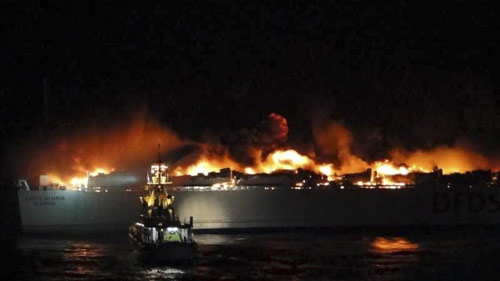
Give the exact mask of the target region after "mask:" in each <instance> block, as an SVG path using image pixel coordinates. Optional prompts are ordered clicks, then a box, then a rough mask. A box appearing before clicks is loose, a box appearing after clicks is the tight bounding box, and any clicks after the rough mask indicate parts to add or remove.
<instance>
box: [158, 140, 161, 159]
mask: <svg viewBox="0 0 500 281" xmlns="http://www.w3.org/2000/svg"><path fill="white" fill-rule="evenodd" d="M158 163H161V157H160V143H158Z"/></svg>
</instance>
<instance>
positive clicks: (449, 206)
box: [18, 114, 500, 232]
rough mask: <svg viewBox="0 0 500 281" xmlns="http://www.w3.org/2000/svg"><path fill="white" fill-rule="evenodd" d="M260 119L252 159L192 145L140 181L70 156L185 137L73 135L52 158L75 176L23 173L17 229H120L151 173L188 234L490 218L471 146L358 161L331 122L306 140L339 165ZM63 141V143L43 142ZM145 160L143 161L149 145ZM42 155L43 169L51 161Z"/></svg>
mask: <svg viewBox="0 0 500 281" xmlns="http://www.w3.org/2000/svg"><path fill="white" fill-rule="evenodd" d="M268 119H269V120H268V122H267V123H266V124H265V126H264V129H262V130H261V131H258V130H257V131H253V130H251V131H246V132H245V134H246V135H248V134H254V135H255V136H254V135H252V138H251V139H252V141H247V142H246V144H245V145H246V146H245V148H246V151H249V152H251V153H253V156H254V157H253V159H254V160H255V161H254V164H253V165H251V166H245V165H244V164H242V163H240V162H238V161H236V160H234V159H235V158H232V157H231V156H230V155H231V154H230V153H228V149H227V148H225V149H220V146H222V145H209V144H198V146H199V147H200V150H201V153H198V155H197V157H196V158H195V161H191V162H189V163H184V164H179V163H177V164H176V165H175V166H173V167H171V168H169V169H167V166H166V165H164V164H161V163H159V164H158V163H155V164H153V165H152V166H151V170H149V171H148V173H147V177H146V178H144V177H141V176H138V174H134V173H131V172H125V171H121V172H120V171H113V170H111V169H107V170H106V169H97V168H96V169H95V170H94V171H92V172H88V173H87V174H86V175H83V174H82V173H81V172H82V171H83V168H82V167H80V166H81V165H80V164H81V163H82V162H83V160H82V159H83V157H87V158H88V157H89V155H98V156H99V157H97V158H96V159H90V160H93V161H90V160H89V159H86V162H88V163H94V164H95V163H103V162H106V161H108V162H107V163H105V164H107V165H106V167H110V166H118V165H120V164H121V163H123V162H125V161H128V160H130V159H135V158H139V157H145V156H144V155H146V154H145V153H144V151H145V150H144V147H154V146H155V145H152V144H151V142H152V140H153V141H154V140H155V139H163V140H164V143H167V144H168V146H169V147H178V146H180V145H184V144H186V143H185V142H183V141H180V140H179V139H178V138H176V137H172V136H171V134H169V133H168V132H166V131H162V129H161V128H158V127H151V128H150V127H147V126H151V124H152V123H151V122H144V124H146V125H144V126H142V125H141V126H133V128H132V129H131V130H129V131H127V130H125V131H124V132H121V131H120V132H118V133H113V134H111V136H110V139H109V141H106V142H105V143H104V145H100V146H96V145H93V146H88V147H87V146H85V145H84V144H81V143H80V142H81V141H82V138H75V140H74V141H73V142H74V143H75V148H74V149H73V151H77V152H79V151H84V152H85V153H84V154H79V155H77V156H78V157H74V161H73V162H68V161H67V159H65V161H60V162H61V163H75V164H78V165H80V166H78V167H77V168H78V169H75V170H77V171H79V172H80V174H79V177H75V178H71V179H69V178H68V179H67V180H66V183H65V184H61V182H59V184H57V183H56V182H57V180H55V179H57V177H55V176H54V175H49V176H43V177H41V178H40V187H38V188H35V189H33V188H30V187H29V185H28V184H27V182H26V181H21V182H19V183H18V186H19V191H18V198H19V206H20V213H21V220H22V226H23V229H24V231H27V232H29V231H45V230H49V231H50V230H52V231H57V230H62V229H64V230H68V229H74V230H77V231H84V230H89V231H94V230H97V229H123V231H126V229H127V228H128V226H129V225H131V224H132V223H133V222H136V221H138V220H139V219H140V217H139V214H140V211H141V204H140V202H139V197H141V196H142V197H144V196H145V195H146V194H147V192H148V191H147V190H146V189H145V188H144V186H148V183H150V184H151V183H153V182H152V181H154V179H156V178H158V173H160V174H161V175H160V178H165V180H166V181H167V182H168V183H169V184H168V187H167V190H168V193H169V194H171V195H173V196H175V198H176V200H175V202H174V205H173V207H174V208H175V210H176V212H177V214H178V215H179V219H180V221H187V220H188V219H189V218H188V217H187V216H188V215H189V216H193V217H195V218H196V221H195V222H194V225H193V228H194V229H195V230H198V231H200V230H227V229H243V230H244V229H250V228H282V227H283V228H288V227H291V228H293V227H393V226H401V227H409V226H425V227H427V226H459V225H475V224H479V225H497V224H499V222H500V194H499V192H500V188H499V186H500V183H499V175H498V173H495V172H492V171H491V170H489V169H488V168H489V167H492V166H491V165H488V163H487V161H486V160H485V158H484V157H482V156H480V155H478V154H475V153H471V152H469V151H466V150H465V149H461V148H453V147H437V148H435V149H434V150H431V151H414V152H411V153H409V152H404V151H397V150H395V151H391V152H390V160H384V161H376V162H372V163H368V162H366V161H364V160H362V159H361V158H359V157H357V156H356V155H354V154H353V153H351V150H350V144H351V142H352V137H351V136H350V134H349V132H348V131H347V130H346V129H345V128H343V127H342V126H339V125H336V124H334V125H331V126H326V127H324V128H321V130H318V132H315V133H314V138H315V141H316V142H315V143H316V144H317V146H319V147H320V148H321V152H322V154H323V156H325V155H326V156H328V155H333V156H334V157H332V158H329V159H337V160H339V161H337V162H341V164H340V165H339V163H333V162H323V161H322V160H321V158H320V157H316V156H314V155H313V154H312V153H310V154H307V155H304V154H301V153H300V152H298V151H296V150H294V149H291V148H286V149H285V148H284V147H286V145H285V144H284V143H285V141H286V137H287V133H288V127H287V123H286V120H285V119H284V118H283V117H281V116H279V115H277V114H271V115H270V116H269V118H268ZM141 124H142V123H141ZM150 132H154V133H155V134H151V133H150ZM252 132H253V133H252ZM141 136H142V137H141ZM89 138H90V139H88V138H87V139H85V141H86V142H88V143H90V144H96V143H97V144H101V140H102V139H106V138H104V137H102V136H100V135H96V137H95V139H94V138H93V137H89ZM115 143H120V146H116V145H114V144H115ZM191 144H192V143H191ZM67 147H68V144H67V143H63V144H62V145H59V146H57V147H56V149H55V150H54V151H61V150H62V151H64V149H65V148H67ZM82 147H83V148H82ZM96 147H97V148H96ZM214 151H215V152H214ZM221 151H222V152H221ZM318 154H319V153H318ZM66 155H67V154H63V156H64V157H66ZM46 156H47V157H51V156H52V154H50V153H47V155H46ZM47 157H46V158H47ZM148 157H149V159H151V158H152V157H154V153H153V155H151V153H150V154H149V156H148ZM111 159H118V160H116V161H115V162H111ZM322 159H325V158H322ZM191 160H192V159H191ZM42 162H43V163H42V165H41V166H43V167H46V166H47V163H49V164H50V163H51V162H48V161H42ZM396 163H401V164H396ZM471 163H472V164H471ZM88 166H90V165H88ZM94 167H95V165H94ZM158 167H160V168H158ZM438 167H440V168H438ZM63 168H64V167H63ZM87 168H88V167H87ZM59 169H62V168H59ZM466 171H469V172H466ZM48 172H50V171H48ZM144 174H145V173H144Z"/></svg>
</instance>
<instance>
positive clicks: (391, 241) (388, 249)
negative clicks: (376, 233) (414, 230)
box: [371, 237, 418, 253]
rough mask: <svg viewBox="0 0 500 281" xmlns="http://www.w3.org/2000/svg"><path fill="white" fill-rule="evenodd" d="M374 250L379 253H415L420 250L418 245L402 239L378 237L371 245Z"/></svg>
mask: <svg viewBox="0 0 500 281" xmlns="http://www.w3.org/2000/svg"><path fill="white" fill-rule="evenodd" d="M371 246H372V248H373V250H374V251H375V252H379V253H392V252H401V251H413V250H417V249H418V244H417V243H412V242H410V241H408V240H406V239H404V238H402V237H394V238H384V237H377V238H376V239H375V240H373V242H372V244H371Z"/></svg>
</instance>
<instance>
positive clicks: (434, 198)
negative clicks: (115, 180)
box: [18, 188, 500, 232]
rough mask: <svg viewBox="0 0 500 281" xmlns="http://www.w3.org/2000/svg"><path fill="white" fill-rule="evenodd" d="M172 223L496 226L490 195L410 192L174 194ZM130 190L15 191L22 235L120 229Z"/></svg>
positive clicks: (498, 209)
mask: <svg viewBox="0 0 500 281" xmlns="http://www.w3.org/2000/svg"><path fill="white" fill-rule="evenodd" d="M172 194H173V195H174V196H175V202H174V208H175V210H176V214H177V215H178V216H179V218H180V220H181V221H182V220H186V221H187V220H188V219H189V217H190V216H192V217H194V229H195V230H224V229H251V228H255V229H257V228H295V227H396V226H397V227H410V226H462V225H499V224H500V192H499V190H497V189H477V190H472V189H471V190H460V191H459V190H435V189H427V188H412V189H401V190H384V189H345V190H337V189H313V190H264V189H252V190H243V191H174V192H172ZM140 195H143V194H141V193H138V192H125V191H124V192H109V193H90V192H89V193H87V192H77V191H19V192H18V196H19V205H20V213H21V220H22V225H23V230H24V231H25V232H26V231H28V232H29V231H50V230H53V231H57V230H64V229H78V230H80V231H81V230H87V231H92V230H97V229H114V230H118V229H123V230H124V231H125V230H126V229H127V227H128V225H130V224H131V223H132V222H134V221H136V220H137V219H138V216H139V213H140V204H139V200H138V196H140Z"/></svg>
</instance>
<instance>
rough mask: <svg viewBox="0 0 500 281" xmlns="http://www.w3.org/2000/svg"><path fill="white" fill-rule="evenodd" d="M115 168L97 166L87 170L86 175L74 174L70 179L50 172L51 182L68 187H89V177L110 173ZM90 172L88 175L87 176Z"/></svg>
mask: <svg viewBox="0 0 500 281" xmlns="http://www.w3.org/2000/svg"><path fill="white" fill-rule="evenodd" d="M113 170H114V169H105V168H95V169H94V170H92V171H88V172H87V171H86V172H85V175H82V176H73V177H70V178H68V179H63V178H61V177H60V176H58V175H56V174H49V178H50V183H51V184H52V185H57V186H65V187H66V188H68V189H78V188H80V187H87V184H88V181H89V177H88V176H90V177H94V176H97V175H99V174H109V173H111V172H112V171H113ZM87 174H88V176H87Z"/></svg>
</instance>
